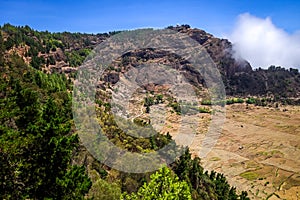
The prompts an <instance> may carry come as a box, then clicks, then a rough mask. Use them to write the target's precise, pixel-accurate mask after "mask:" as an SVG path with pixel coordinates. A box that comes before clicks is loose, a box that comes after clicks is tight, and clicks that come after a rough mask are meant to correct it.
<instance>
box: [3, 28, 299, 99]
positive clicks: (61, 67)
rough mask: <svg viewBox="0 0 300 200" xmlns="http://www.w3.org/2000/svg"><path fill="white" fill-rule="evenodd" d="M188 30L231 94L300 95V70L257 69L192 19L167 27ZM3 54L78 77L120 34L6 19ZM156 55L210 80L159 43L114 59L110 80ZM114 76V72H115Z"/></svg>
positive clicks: (195, 78) (186, 72)
mask: <svg viewBox="0 0 300 200" xmlns="http://www.w3.org/2000/svg"><path fill="white" fill-rule="evenodd" d="M168 28H169V29H172V30H174V31H178V32H181V33H186V34H188V35H189V36H190V37H191V38H193V39H194V40H196V41H197V42H199V43H200V44H201V45H202V46H203V47H204V48H205V49H206V51H207V52H208V54H209V55H210V57H211V58H212V60H213V61H214V62H215V64H216V65H217V67H218V69H219V70H220V73H221V75H222V78H223V82H224V85H225V87H226V92H227V95H232V96H247V95H259V96H273V97H274V96H278V97H296V98H298V97H299V96H300V94H299V90H300V75H299V72H298V70H294V69H290V70H286V69H284V68H280V67H270V68H269V69H268V70H262V69H260V70H252V68H251V66H250V64H249V63H248V62H247V61H246V60H242V59H241V60H237V59H235V58H234V56H233V53H232V44H231V43H230V42H229V41H228V40H226V39H219V38H216V37H214V36H213V35H211V34H209V33H206V32H205V31H203V30H199V29H196V28H191V27H190V26H188V25H182V26H176V27H172V26H170V27H168ZM0 30H1V35H2V36H1V39H2V40H0V41H2V42H1V45H2V50H1V51H2V54H4V57H5V59H6V60H9V57H10V55H11V54H14V53H16V54H18V55H19V56H20V57H22V58H23V60H25V62H26V63H28V64H30V65H31V66H33V67H34V68H37V69H40V70H43V71H45V72H46V73H65V74H66V75H67V76H69V77H71V78H72V77H74V75H75V73H76V70H77V67H78V66H80V65H81V64H82V63H83V62H84V59H85V57H86V56H87V55H88V54H89V53H90V52H91V50H92V49H93V48H94V47H95V46H97V45H98V44H100V43H101V42H103V41H104V40H105V39H107V38H109V37H110V36H112V35H114V34H116V33H117V32H110V33H104V34H81V33H68V32H63V33H49V32H38V31H34V30H32V29H31V28H30V27H28V26H25V27H14V26H11V25H9V24H6V25H4V26H2V27H1V28H0ZM148 61H151V62H152V61H155V62H161V63H164V64H168V65H171V66H174V67H175V68H177V69H179V70H181V71H182V72H183V74H184V75H185V77H186V78H187V79H188V80H190V82H192V83H194V84H202V85H203V84H205V83H204V80H203V78H202V77H201V75H200V74H197V73H195V72H194V71H193V70H192V68H190V67H189V63H188V62H187V61H185V60H183V59H181V58H180V57H178V56H177V55H174V54H171V53H169V52H165V51H159V50H155V49H141V50H137V51H134V52H128V53H127V54H125V55H123V56H122V58H120V60H119V61H118V62H116V63H114V64H113V65H114V68H115V69H114V70H112V72H110V73H108V74H106V75H105V77H106V78H105V80H106V81H109V82H111V81H115V80H118V73H122V72H124V71H126V68H127V67H130V66H136V65H138V64H139V63H141V62H148ZM112 76H113V78H112Z"/></svg>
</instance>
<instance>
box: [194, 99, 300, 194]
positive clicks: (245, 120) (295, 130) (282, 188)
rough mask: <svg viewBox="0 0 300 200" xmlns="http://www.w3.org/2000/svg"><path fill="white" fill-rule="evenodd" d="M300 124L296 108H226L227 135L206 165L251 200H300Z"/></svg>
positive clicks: (195, 150)
mask: <svg viewBox="0 0 300 200" xmlns="http://www.w3.org/2000/svg"><path fill="white" fill-rule="evenodd" d="M299 122H300V107H296V106H284V107H280V108H279V109H276V108H268V107H257V106H246V105H245V104H235V105H231V106H227V109H226V122H225V123H224V126H223V131H222V134H221V136H220V138H219V140H218V142H217V144H216V145H215V147H214V148H213V149H212V151H211V152H210V153H209V154H208V155H207V157H206V158H204V159H202V163H203V165H204V166H205V168H206V169H208V170H216V171H218V172H222V173H224V174H225V175H226V176H227V177H228V179H229V182H230V184H232V185H234V186H236V187H237V188H238V189H239V190H246V191H248V193H249V195H250V196H251V199H300V124H299ZM198 148H199V145H198V144H197V143H193V144H192V146H191V149H192V151H193V152H194V153H197V149H198Z"/></svg>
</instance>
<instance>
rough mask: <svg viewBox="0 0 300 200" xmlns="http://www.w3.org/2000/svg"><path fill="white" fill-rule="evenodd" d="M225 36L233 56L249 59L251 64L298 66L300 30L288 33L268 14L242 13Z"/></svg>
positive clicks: (259, 65)
mask: <svg viewBox="0 0 300 200" xmlns="http://www.w3.org/2000/svg"><path fill="white" fill-rule="evenodd" d="M228 39H229V40H230V41H231V42H232V43H233V44H234V50H235V52H236V56H237V57H242V58H244V59H246V60H247V61H249V62H250V64H251V66H252V67H253V68H258V67H262V68H268V67H269V66H270V65H276V66H282V67H286V68H289V67H293V68H298V69H300V32H299V31H298V32H296V33H294V34H289V33H287V32H285V31H284V30H282V29H280V28H278V27H276V26H275V25H274V24H273V23H272V20H271V19H270V18H266V19H261V18H257V17H255V16H252V15H250V14H248V13H246V14H242V15H240V16H239V17H238V20H237V23H236V25H235V27H234V29H233V31H232V33H231V34H230V35H229V36H228Z"/></svg>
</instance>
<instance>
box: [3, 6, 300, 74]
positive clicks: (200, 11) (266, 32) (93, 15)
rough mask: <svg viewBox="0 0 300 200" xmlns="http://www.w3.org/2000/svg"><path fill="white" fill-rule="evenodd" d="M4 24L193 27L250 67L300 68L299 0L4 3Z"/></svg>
mask: <svg viewBox="0 0 300 200" xmlns="http://www.w3.org/2000/svg"><path fill="white" fill-rule="evenodd" d="M0 13H1V14H0V24H1V25H2V24H4V23H11V24H13V25H29V26H30V27H32V28H33V29H35V30H40V31H42V30H48V31H51V32H62V31H69V32H85V33H103V32H108V31H114V30H131V29H137V28H146V27H153V28H165V27H167V26H169V25H177V24H189V25H191V26H192V27H194V28H199V29H203V30H205V31H207V32H209V33H211V34H213V35H215V36H217V37H222V38H227V39H229V40H230V41H231V42H233V44H234V50H235V52H236V56H237V57H242V58H244V59H246V60H248V61H249V62H250V64H251V65H252V67H254V68H257V67H262V68H267V67H268V66H270V65H280V66H284V67H297V68H299V69H300V1H299V0H206V1H203V0H148V1H143V0H139V1H138V0H132V1H130V0H121V1H112V0H98V1H97V0H95V1H90V0H87V1H83V0H82V1H79V0H67V1H57V0H53V1H49V0H45V1H38V0H28V1H21V0H16V1H13V0H1V3H0Z"/></svg>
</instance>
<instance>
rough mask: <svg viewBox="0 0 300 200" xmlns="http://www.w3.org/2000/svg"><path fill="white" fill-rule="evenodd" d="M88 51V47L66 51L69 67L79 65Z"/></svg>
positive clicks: (89, 51)
mask: <svg viewBox="0 0 300 200" xmlns="http://www.w3.org/2000/svg"><path fill="white" fill-rule="evenodd" d="M90 53H91V50H90V49H80V50H78V51H71V52H66V56H67V61H68V62H69V65H70V66H71V67H77V66H80V65H81V64H82V63H83V61H84V60H85V58H86V57H87V56H88V55H89V54H90Z"/></svg>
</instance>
